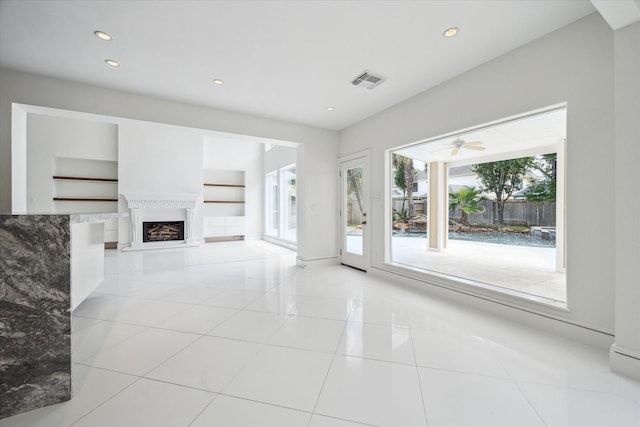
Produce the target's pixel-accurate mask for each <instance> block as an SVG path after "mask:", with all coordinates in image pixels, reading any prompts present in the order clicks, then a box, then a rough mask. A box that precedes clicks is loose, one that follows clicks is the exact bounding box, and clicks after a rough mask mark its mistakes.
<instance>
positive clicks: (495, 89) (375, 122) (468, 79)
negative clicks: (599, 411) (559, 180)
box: [340, 14, 637, 334]
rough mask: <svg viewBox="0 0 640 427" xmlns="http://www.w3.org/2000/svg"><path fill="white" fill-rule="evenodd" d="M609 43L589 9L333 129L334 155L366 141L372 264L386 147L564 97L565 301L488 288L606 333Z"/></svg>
mask: <svg viewBox="0 0 640 427" xmlns="http://www.w3.org/2000/svg"><path fill="white" fill-rule="evenodd" d="M612 47H613V32H612V31H611V29H610V28H609V26H608V25H607V24H606V23H605V22H604V20H602V18H601V17H600V16H599V15H598V14H593V15H590V16H587V17H585V18H584V19H581V20H579V21H577V22H575V23H573V24H571V25H568V26H566V27H564V28H561V29H559V30H557V31H555V32H553V33H551V34H549V35H547V36H545V37H542V38H540V39H538V40H535V41H533V42H531V43H530V44H527V45H525V46H522V47H521V48H518V49H516V50H513V51H512V52H510V53H508V54H506V55H504V56H501V57H499V58H497V59H495V60H492V61H490V62H487V63H485V64H483V65H481V66H479V67H477V68H475V69H473V70H471V71H469V72H467V73H464V74H462V75H460V76H458V77H455V78H453V79H451V80H449V81H447V82H445V83H443V84H441V85H439V86H437V87H435V88H433V89H431V90H428V91H426V92H423V93H421V94H419V95H417V96H415V97H413V98H410V99H408V100H406V101H404V102H402V103H400V104H397V105H395V106H394V107H391V108H389V109H387V110H385V111H383V112H381V113H379V114H376V115H374V116H372V117H369V118H368V119H366V120H363V121H362V122H359V123H357V124H355V125H353V126H350V127H348V128H346V129H344V130H342V131H341V133H340V135H341V145H340V156H344V155H348V154H350V153H354V152H358V151H362V150H364V149H367V148H371V149H372V166H373V167H372V170H373V173H372V184H373V188H374V190H373V193H374V200H373V203H372V212H371V218H370V224H371V230H372V233H371V234H372V239H371V241H372V266H373V267H374V268H378V269H388V268H389V267H388V266H386V265H385V263H384V249H385V248H384V221H385V207H384V206H385V204H384V199H385V195H384V188H385V180H387V177H386V174H385V159H384V153H385V150H386V149H389V148H392V147H396V146H399V145H402V144H408V143H412V142H416V141H419V140H423V139H426V138H431V137H436V136H439V135H442V134H446V133H449V132H454V131H457V130H461V129H464V128H467V127H472V126H476V125H480V124H483V123H488V122H491V121H494V120H498V119H501V118H505V117H510V116H513V115H518V114H522V113H526V112H529V111H533V110H536V109H540V108H544V107H547V106H550V105H555V104H559V103H564V102H566V103H567V105H568V107H567V139H568V141H567V179H566V195H567V203H566V214H567V235H568V236H567V250H568V260H567V285H568V304H569V309H570V311H569V312H564V311H561V310H557V309H552V308H542V307H541V306H539V305H537V304H529V303H527V302H526V301H522V302H521V301H518V300H515V299H513V298H508V297H503V296H501V295H489V296H488V298H490V299H493V300H495V301H501V302H503V303H506V304H509V305H511V306H515V307H521V308H524V309H526V310H529V311H532V312H537V313H542V314H544V315H545V316H548V317H552V318H556V319H563V320H565V321H567V322H570V323H573V324H578V325H582V326H584V327H587V328H591V329H594V330H596V331H602V332H605V333H607V334H613V331H614V292H613V288H614V286H613V277H614V254H613V250H612V248H613V247H614V232H615V229H614V225H613V218H614V210H613V203H614V198H613V194H614V193H613V191H612V189H613V188H615V183H614V179H613V170H614V155H613V153H614V150H613V142H614V128H613V118H614V109H613V103H614V98H613V81H614V76H613V70H614V66H613V49H612ZM636 120H637V118H636ZM636 158H637V157H636ZM375 193H380V195H381V197H380V198H379V199H376V197H375V195H376V194H375ZM636 222H637V221H636ZM636 264H637V259H636ZM421 277H422V278H425V276H421ZM428 280H429V281H431V282H433V283H435V282H437V279H435V278H433V277H430V278H428ZM444 286H451V285H449V284H444ZM425 287H426V289H429V288H432V287H430V286H428V285H425ZM449 295H450V297H452V298H456V295H459V294H457V293H453V292H450V293H449Z"/></svg>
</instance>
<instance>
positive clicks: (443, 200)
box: [427, 162, 449, 251]
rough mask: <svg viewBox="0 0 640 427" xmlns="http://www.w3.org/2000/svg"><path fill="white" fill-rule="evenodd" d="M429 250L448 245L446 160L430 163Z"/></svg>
mask: <svg viewBox="0 0 640 427" xmlns="http://www.w3.org/2000/svg"><path fill="white" fill-rule="evenodd" d="M427 202H428V203H427V204H428V206H429V215H428V219H427V220H428V224H429V242H428V243H429V246H428V248H429V250H430V251H441V250H443V249H445V248H446V247H447V229H448V227H447V221H448V211H449V208H448V206H447V205H448V203H449V198H448V193H447V174H446V165H445V163H444V162H431V163H429V196H428V198H427Z"/></svg>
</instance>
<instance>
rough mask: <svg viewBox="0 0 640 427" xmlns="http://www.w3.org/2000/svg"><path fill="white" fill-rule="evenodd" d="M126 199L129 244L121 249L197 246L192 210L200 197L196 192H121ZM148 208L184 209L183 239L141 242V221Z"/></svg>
mask: <svg viewBox="0 0 640 427" xmlns="http://www.w3.org/2000/svg"><path fill="white" fill-rule="evenodd" d="M121 194H122V196H123V197H124V198H125V200H126V201H127V207H128V208H129V212H130V215H129V217H130V218H131V244H130V245H129V246H128V247H123V248H122V250H123V251H133V250H145V249H158V248H168V247H185V246H199V244H198V243H196V241H195V239H194V238H193V228H194V227H193V222H194V218H193V217H194V210H195V208H196V202H197V200H198V198H199V197H200V194H197V193H121ZM150 209H184V211H185V223H184V240H181V241H169V242H143V241H142V223H143V220H144V217H145V213H147V212H148V211H149V210H150Z"/></svg>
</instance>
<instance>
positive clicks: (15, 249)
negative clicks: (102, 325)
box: [0, 215, 71, 418]
mask: <svg viewBox="0 0 640 427" xmlns="http://www.w3.org/2000/svg"><path fill="white" fill-rule="evenodd" d="M70 242H71V227H70V216H69V215H0V373H1V375H0V418H5V417H8V416H11V415H15V414H18V413H21V412H25V411H28V410H31V409H35V408H39V407H42V406H47V405H51V404H54V403H58V402H62V401H65V400H69V399H71V317H70V291H71V289H70V286H71V264H70V259H71V256H70Z"/></svg>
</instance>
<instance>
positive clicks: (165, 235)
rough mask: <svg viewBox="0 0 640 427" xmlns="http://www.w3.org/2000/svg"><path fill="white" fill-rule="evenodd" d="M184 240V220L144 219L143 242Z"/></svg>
mask: <svg viewBox="0 0 640 427" xmlns="http://www.w3.org/2000/svg"><path fill="white" fill-rule="evenodd" d="M172 240H184V221H155V222H151V221H144V222H143V223H142V241H143V242H166V241H172Z"/></svg>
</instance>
